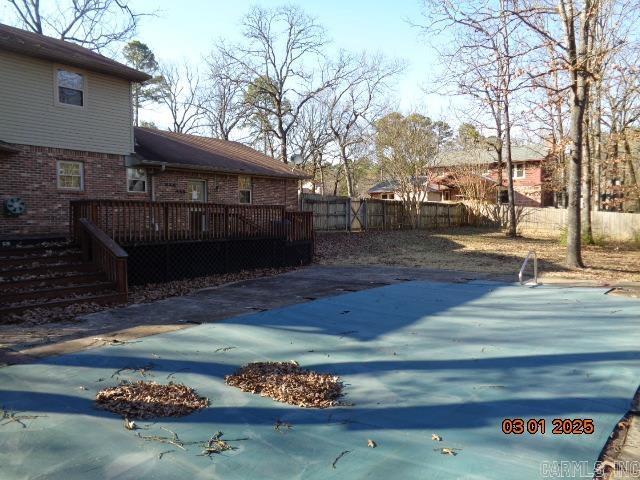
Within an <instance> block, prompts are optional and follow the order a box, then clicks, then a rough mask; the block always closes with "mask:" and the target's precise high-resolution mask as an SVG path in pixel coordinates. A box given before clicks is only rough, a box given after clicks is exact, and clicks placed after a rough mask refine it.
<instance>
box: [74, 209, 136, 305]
mask: <svg viewBox="0 0 640 480" xmlns="http://www.w3.org/2000/svg"><path fill="white" fill-rule="evenodd" d="M74 230H75V233H76V235H77V237H78V238H77V240H78V241H79V243H80V247H81V248H82V254H83V258H84V260H85V261H91V262H93V263H94V264H95V265H96V266H97V267H98V268H100V269H101V270H102V271H103V272H104V273H105V275H106V276H107V278H108V279H109V280H111V281H112V282H113V283H114V284H115V286H116V290H117V291H118V293H120V294H121V295H123V296H124V300H125V301H126V299H127V294H128V281H127V258H128V256H129V255H128V254H127V252H125V251H124V249H123V248H122V247H121V246H120V245H118V244H117V243H116V242H115V241H114V240H113V239H112V238H111V237H109V236H108V235H107V234H106V233H105V232H103V231H102V230H101V229H100V228H98V227H97V226H96V225H95V224H94V223H93V222H92V221H91V220H89V219H87V218H80V219H78V221H77V225H76V228H75V229H74Z"/></svg>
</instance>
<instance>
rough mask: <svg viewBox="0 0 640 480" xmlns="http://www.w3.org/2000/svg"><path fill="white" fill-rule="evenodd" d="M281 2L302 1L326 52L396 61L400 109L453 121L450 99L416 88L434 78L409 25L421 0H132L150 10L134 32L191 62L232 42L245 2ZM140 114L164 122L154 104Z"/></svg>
mask: <svg viewBox="0 0 640 480" xmlns="http://www.w3.org/2000/svg"><path fill="white" fill-rule="evenodd" d="M283 3H287V4H295V5H298V6H300V7H302V8H303V10H304V11H305V12H306V13H307V14H309V15H311V16H313V17H315V18H316V19H317V21H318V23H320V24H321V25H323V26H324V28H325V29H326V31H327V34H328V36H329V38H330V39H331V40H332V42H331V45H330V48H329V53H330V54H331V52H332V51H333V52H337V51H338V50H339V49H344V50H348V51H352V52H362V51H367V52H369V53H382V54H384V55H385V56H386V57H389V58H398V59H402V60H404V61H405V62H406V64H407V69H406V71H405V72H404V74H403V75H402V76H401V77H400V78H399V79H398V84H397V86H396V88H395V91H394V93H393V98H394V100H395V103H396V104H398V105H399V107H400V108H401V109H402V110H404V111H408V110H412V109H419V110H420V111H422V112H425V113H427V114H428V115H429V116H431V117H432V118H438V119H444V120H447V121H449V122H450V123H452V124H454V125H456V124H458V123H459V122H458V120H457V119H456V118H455V117H456V115H455V114H454V113H453V110H452V102H455V101H456V100H455V99H453V100H452V99H450V98H446V97H443V96H441V95H434V94H431V95H427V94H425V92H424V90H423V87H424V86H425V85H428V84H429V83H430V82H432V81H433V79H434V76H435V71H436V70H437V65H438V58H437V54H436V53H435V52H434V51H433V49H432V48H431V47H430V46H429V44H428V42H427V40H426V39H425V38H424V37H423V36H422V34H421V32H420V31H419V29H418V28H416V27H413V26H412V25H411V22H415V23H419V22H420V21H421V20H422V18H421V4H422V2H421V0H395V1H393V0H377V1H376V0H373V1H372V0H368V1H366V0H341V1H339V0H298V1H293V2H283V1H277V0H260V1H244V0H236V1H229V0H224V1H219V0H209V1H206V0H183V1H171V0H134V2H133V5H135V6H136V8H137V9H138V10H141V11H154V10H156V11H157V15H158V16H157V17H153V18H148V19H145V20H144V21H143V23H142V25H141V27H140V28H139V31H138V35H137V37H136V38H138V39H139V40H140V41H142V42H144V43H146V44H147V45H149V47H150V48H151V49H152V50H153V51H154V52H155V54H156V57H157V58H158V59H159V60H160V61H170V62H178V63H179V62H180V61H181V60H182V59H183V58H187V59H188V60H189V61H190V62H191V63H193V64H196V65H197V64H198V63H199V62H201V61H202V58H203V57H204V56H206V55H207V53H208V52H210V51H211V49H212V45H213V44H214V42H215V41H216V40H217V39H219V38H224V39H226V40H228V41H230V42H233V41H234V40H240V34H239V22H240V20H241V18H242V16H243V15H244V14H245V13H246V12H247V11H248V10H249V9H250V8H251V6H253V5H259V6H263V7H267V8H268V7H276V6H280V5H282V4H283ZM141 118H142V119H147V120H152V121H155V122H156V124H158V126H166V120H165V119H164V118H163V115H162V113H161V112H160V111H158V110H157V109H156V111H155V112H153V111H147V112H145V113H144V114H143V115H142V116H141Z"/></svg>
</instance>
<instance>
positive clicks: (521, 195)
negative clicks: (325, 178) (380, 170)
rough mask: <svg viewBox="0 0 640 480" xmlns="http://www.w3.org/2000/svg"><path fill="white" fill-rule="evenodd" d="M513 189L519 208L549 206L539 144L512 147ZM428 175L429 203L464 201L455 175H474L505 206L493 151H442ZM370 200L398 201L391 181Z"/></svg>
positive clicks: (550, 198)
mask: <svg viewBox="0 0 640 480" xmlns="http://www.w3.org/2000/svg"><path fill="white" fill-rule="evenodd" d="M511 154H512V160H513V189H514V193H515V203H516V205H519V206H528V207H544V206H549V205H552V204H553V193H552V192H551V191H550V190H549V189H548V188H546V186H545V172H544V161H545V160H546V159H547V156H548V154H549V152H548V149H547V148H545V147H543V146H540V145H523V146H514V147H513V149H512V152H511ZM431 170H432V171H431V172H430V175H429V176H428V177H427V176H425V177H424V178H425V180H424V181H423V184H424V188H425V189H427V181H426V179H427V178H428V179H429V180H428V200H429V201H457V200H464V198H463V195H462V193H461V191H460V189H459V188H458V186H457V185H456V177H457V176H458V175H461V174H464V175H475V176H477V178H478V181H482V182H486V183H487V184H490V185H488V188H486V190H487V191H491V190H495V194H496V195H495V197H493V198H496V199H497V200H498V201H500V202H501V203H507V191H506V186H507V177H506V166H505V165H504V163H503V166H502V185H499V184H498V176H499V175H498V164H497V155H496V152H495V151H494V150H489V149H484V148H478V149H473V150H461V151H449V152H444V153H443V154H441V155H440V157H439V158H438V159H437V161H436V162H435V166H434V167H433V168H432V169H431ZM369 195H370V196H371V198H379V199H384V200H399V199H400V198H401V196H400V195H399V194H398V192H397V189H395V188H394V185H393V182H389V181H385V182H381V183H379V184H377V185H375V186H374V187H373V188H371V189H370V190H369Z"/></svg>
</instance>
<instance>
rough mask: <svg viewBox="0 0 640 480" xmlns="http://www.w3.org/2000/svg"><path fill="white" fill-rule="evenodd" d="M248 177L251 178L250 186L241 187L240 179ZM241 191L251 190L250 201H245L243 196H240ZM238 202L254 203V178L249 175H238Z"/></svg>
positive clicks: (243, 203)
mask: <svg viewBox="0 0 640 480" xmlns="http://www.w3.org/2000/svg"><path fill="white" fill-rule="evenodd" d="M241 178H248V179H249V188H248V189H246V188H240V179H241ZM241 192H249V201H248V202H243V201H242V197H241V196H240V193H241ZM238 203H239V204H241V205H251V204H253V179H252V178H251V177H250V176H249V175H238Z"/></svg>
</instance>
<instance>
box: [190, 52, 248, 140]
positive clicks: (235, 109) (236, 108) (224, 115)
mask: <svg viewBox="0 0 640 480" xmlns="http://www.w3.org/2000/svg"><path fill="white" fill-rule="evenodd" d="M207 65H208V72H207V75H206V81H205V83H204V85H203V88H202V98H201V102H200V104H201V108H202V112H203V114H204V117H205V119H206V124H207V125H206V126H207V127H208V128H209V129H210V131H211V134H212V135H213V136H214V137H216V138H222V139H224V140H229V139H230V137H231V134H232V133H233V132H234V131H237V130H239V128H240V127H242V125H243V123H244V122H245V121H246V120H247V116H248V106H247V105H246V103H245V98H244V84H243V82H242V72H241V71H239V70H238V69H237V68H236V67H237V65H236V64H234V63H231V64H229V63H227V62H225V58H224V57H222V56H220V55H218V54H216V53H214V54H213V55H212V56H210V57H209V59H208V60H207Z"/></svg>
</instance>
